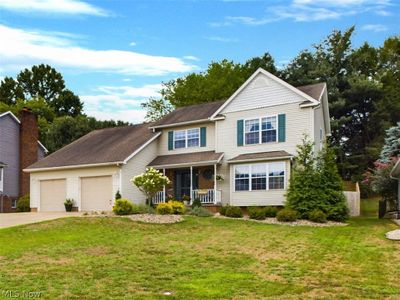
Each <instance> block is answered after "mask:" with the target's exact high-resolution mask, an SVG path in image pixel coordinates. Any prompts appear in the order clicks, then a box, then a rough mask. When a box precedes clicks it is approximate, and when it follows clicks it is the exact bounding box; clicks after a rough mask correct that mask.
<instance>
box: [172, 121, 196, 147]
mask: <svg viewBox="0 0 400 300" xmlns="http://www.w3.org/2000/svg"><path fill="white" fill-rule="evenodd" d="M194 129H196V130H197V131H198V133H199V144H198V145H197V146H190V147H189V146H188V130H194ZM178 131H184V132H185V139H184V141H185V147H180V148H176V147H175V132H178ZM182 140H183V139H179V140H178V141H182ZM172 146H173V147H172V150H179V149H188V148H198V147H200V146H201V132H200V127H194V128H188V129H180V130H173V131H172Z"/></svg>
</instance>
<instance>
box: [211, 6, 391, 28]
mask: <svg viewBox="0 0 400 300" xmlns="http://www.w3.org/2000/svg"><path fill="white" fill-rule="evenodd" d="M390 5H392V3H391V1H390V0H292V1H291V2H290V3H288V4H287V5H270V6H268V8H267V11H266V14H265V15H264V16H262V17H259V18H255V17H251V16H227V17H225V19H224V20H223V21H222V22H213V23H210V26H212V27H221V26H230V25H234V24H243V25H248V26H260V25H265V24H268V23H272V22H277V21H282V20H293V21H295V22H313V21H323V20H328V19H338V18H340V17H343V16H351V15H356V14H361V13H365V12H368V11H374V12H375V13H377V14H380V15H381V16H386V15H388V12H387V11H385V9H384V8H385V7H388V6H390Z"/></svg>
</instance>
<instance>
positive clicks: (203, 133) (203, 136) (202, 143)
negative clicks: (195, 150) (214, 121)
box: [200, 127, 207, 147]
mask: <svg viewBox="0 0 400 300" xmlns="http://www.w3.org/2000/svg"><path fill="white" fill-rule="evenodd" d="M206 145H207V128H206V127H201V128H200V146H201V147H205V146H206Z"/></svg>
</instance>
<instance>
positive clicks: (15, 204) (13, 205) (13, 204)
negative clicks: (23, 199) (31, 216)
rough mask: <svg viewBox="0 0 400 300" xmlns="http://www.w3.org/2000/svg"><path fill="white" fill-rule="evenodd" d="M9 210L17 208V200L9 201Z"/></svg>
mask: <svg viewBox="0 0 400 300" xmlns="http://www.w3.org/2000/svg"><path fill="white" fill-rule="evenodd" d="M11 208H17V199H13V200H11Z"/></svg>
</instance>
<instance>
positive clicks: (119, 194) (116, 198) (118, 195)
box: [115, 190, 122, 200]
mask: <svg viewBox="0 0 400 300" xmlns="http://www.w3.org/2000/svg"><path fill="white" fill-rule="evenodd" d="M121 198H122V196H121V193H120V192H119V190H118V191H117V192H116V193H115V200H118V199H121Z"/></svg>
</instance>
